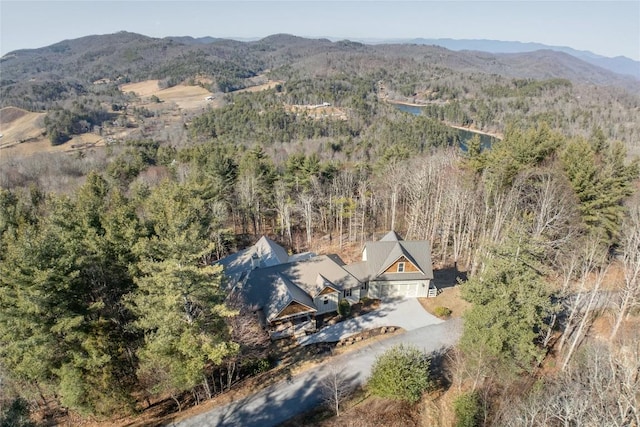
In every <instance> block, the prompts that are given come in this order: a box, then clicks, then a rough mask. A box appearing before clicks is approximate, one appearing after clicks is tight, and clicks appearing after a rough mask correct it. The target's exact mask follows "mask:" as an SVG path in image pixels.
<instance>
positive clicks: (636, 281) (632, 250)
mask: <svg viewBox="0 0 640 427" xmlns="http://www.w3.org/2000/svg"><path fill="white" fill-rule="evenodd" d="M621 250H622V265H623V268H624V285H623V287H622V290H621V292H620V299H619V305H618V309H617V310H616V312H617V314H616V320H615V322H614V324H613V328H612V329H611V339H613V338H615V336H616V334H617V333H618V330H619V329H620V325H621V324H622V321H623V319H624V318H625V316H627V313H629V311H630V309H631V308H632V307H633V306H635V305H637V304H638V298H640V201H639V200H638V199H636V200H635V203H634V204H633V205H632V206H631V207H630V208H629V215H628V216H627V217H626V218H625V220H624V222H623V225H622V244H621Z"/></svg>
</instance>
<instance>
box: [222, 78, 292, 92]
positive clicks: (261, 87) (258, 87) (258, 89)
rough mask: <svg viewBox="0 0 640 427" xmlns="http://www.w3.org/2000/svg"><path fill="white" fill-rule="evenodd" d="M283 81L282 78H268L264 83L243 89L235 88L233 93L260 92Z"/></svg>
mask: <svg viewBox="0 0 640 427" xmlns="http://www.w3.org/2000/svg"><path fill="white" fill-rule="evenodd" d="M282 83H284V81H282V80H269V81H268V82H266V83H262V84H258V85H255V86H251V87H247V88H244V89H240V90H236V91H234V93H242V92H262V91H263V90H267V89H273V88H274V87H276V86H277V85H279V84H282Z"/></svg>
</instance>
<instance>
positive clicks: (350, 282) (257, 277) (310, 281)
mask: <svg viewBox="0 0 640 427" xmlns="http://www.w3.org/2000/svg"><path fill="white" fill-rule="evenodd" d="M360 285H361V283H360V282H359V281H358V279H356V278H355V277H354V276H353V275H351V274H350V273H349V272H348V271H347V270H346V269H345V268H344V262H343V261H342V260H341V259H340V257H338V256H337V255H331V256H330V255H320V256H316V257H313V258H310V259H307V260H304V261H298V262H293V263H287V264H280V265H275V266H272V267H266V268H260V269H257V270H253V271H251V273H250V275H249V277H248V278H247V281H246V282H245V283H244V284H243V285H242V288H241V292H242V293H243V296H244V300H245V302H246V303H247V304H249V305H250V306H254V307H257V308H262V309H263V310H264V311H265V315H266V317H267V319H268V320H269V321H271V320H273V318H274V316H277V314H278V313H280V312H281V311H282V310H283V309H284V308H285V307H286V306H287V305H288V304H290V303H291V301H294V300H295V301H297V302H299V303H301V304H304V305H307V306H309V307H311V308H313V309H315V308H316V307H315V305H314V304H313V300H312V297H314V296H316V295H318V294H319V293H320V292H321V291H322V290H323V289H325V288H326V287H327V286H330V287H332V288H333V289H336V290H338V291H342V290H344V289H349V288H354V287H359V286H360ZM285 288H286V289H285Z"/></svg>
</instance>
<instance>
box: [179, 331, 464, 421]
mask: <svg viewBox="0 0 640 427" xmlns="http://www.w3.org/2000/svg"><path fill="white" fill-rule="evenodd" d="M461 332H462V321H461V319H452V320H449V321H447V322H443V323H439V324H435V325H430V326H424V327H422V328H418V329H414V330H412V331H408V332H406V333H403V334H400V335H396V336H393V337H389V338H388V339H385V340H381V341H377V342H372V343H371V344H369V345H367V346H363V347H361V348H360V349H358V350H354V351H352V352H349V353H346V354H343V355H340V356H336V357H333V358H330V359H329V360H328V361H327V362H325V363H324V364H322V365H319V366H317V367H315V368H312V369H310V370H308V371H305V372H302V373H300V374H299V375H296V376H294V377H293V379H292V381H290V382H287V381H282V382H280V383H278V384H274V385H272V386H270V387H267V388H266V389H263V390H260V391H259V392H257V393H255V394H253V395H251V396H247V397H245V398H243V399H240V400H237V401H235V402H232V403H230V404H228V405H225V406H220V407H217V408H214V409H212V410H211V411H209V412H206V413H203V414H199V415H196V416H194V417H192V418H189V419H185V420H182V421H178V422H175V423H171V424H169V426H176V427H196V426H212V427H213V426H216V427H222V426H230V427H231V426H234V427H235V426H242V427H258V426H259V427H269V426H276V425H278V424H280V423H283V422H284V421H286V420H288V419H290V418H292V417H294V416H295V415H298V414H300V413H303V412H305V411H308V410H310V409H312V408H314V407H316V406H318V405H319V404H321V403H322V393H321V391H320V382H321V380H322V378H323V377H324V376H325V375H326V373H327V365H328V364H331V365H337V366H339V367H340V368H342V367H346V369H345V370H344V373H345V376H346V378H347V380H348V381H350V382H351V384H352V385H360V384H363V383H364V382H365V380H366V378H367V377H368V376H369V373H370V371H371V366H372V365H373V362H374V360H375V358H376V356H378V355H379V354H381V353H383V352H384V351H385V350H387V349H388V348H390V347H392V346H394V345H396V344H400V343H405V344H413V345H415V346H417V347H419V348H421V349H424V350H425V351H426V352H433V351H435V350H438V349H440V348H442V347H448V346H451V345H453V344H455V343H456V342H457V341H458V338H459V337H460V334H461Z"/></svg>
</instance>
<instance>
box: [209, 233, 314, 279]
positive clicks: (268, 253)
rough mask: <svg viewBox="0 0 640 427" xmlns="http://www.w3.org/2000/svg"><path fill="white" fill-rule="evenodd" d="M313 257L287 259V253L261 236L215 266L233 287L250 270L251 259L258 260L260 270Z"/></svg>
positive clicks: (301, 255) (301, 256) (303, 256)
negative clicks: (251, 244) (252, 243)
mask: <svg viewBox="0 0 640 427" xmlns="http://www.w3.org/2000/svg"><path fill="white" fill-rule="evenodd" d="M310 256H313V254H312V253H309V252H306V253H304V254H297V255H294V256H292V257H291V259H290V258H289V255H288V254H287V251H286V250H285V249H284V248H283V247H282V246H280V245H279V244H277V243H276V242H274V241H273V240H271V239H269V238H268V237H265V236H262V237H261V238H260V239H259V240H258V241H257V242H256V243H255V244H254V245H253V246H250V247H248V248H246V249H243V250H241V251H238V252H236V253H235V254H231V255H229V256H226V257H224V258H222V259H220V260H219V261H218V262H217V263H216V264H217V265H221V266H223V267H224V274H225V276H227V278H228V279H229V282H230V283H231V285H232V286H233V285H234V284H235V283H236V282H238V281H240V280H241V279H242V278H243V277H244V275H246V274H247V273H248V272H249V271H251V270H252V269H253V268H252V258H256V259H257V260H258V266H259V267H260V268H264V267H272V266H274V265H278V264H284V263H287V262H290V261H293V259H296V260H297V259H304V258H309V257H310Z"/></svg>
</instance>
